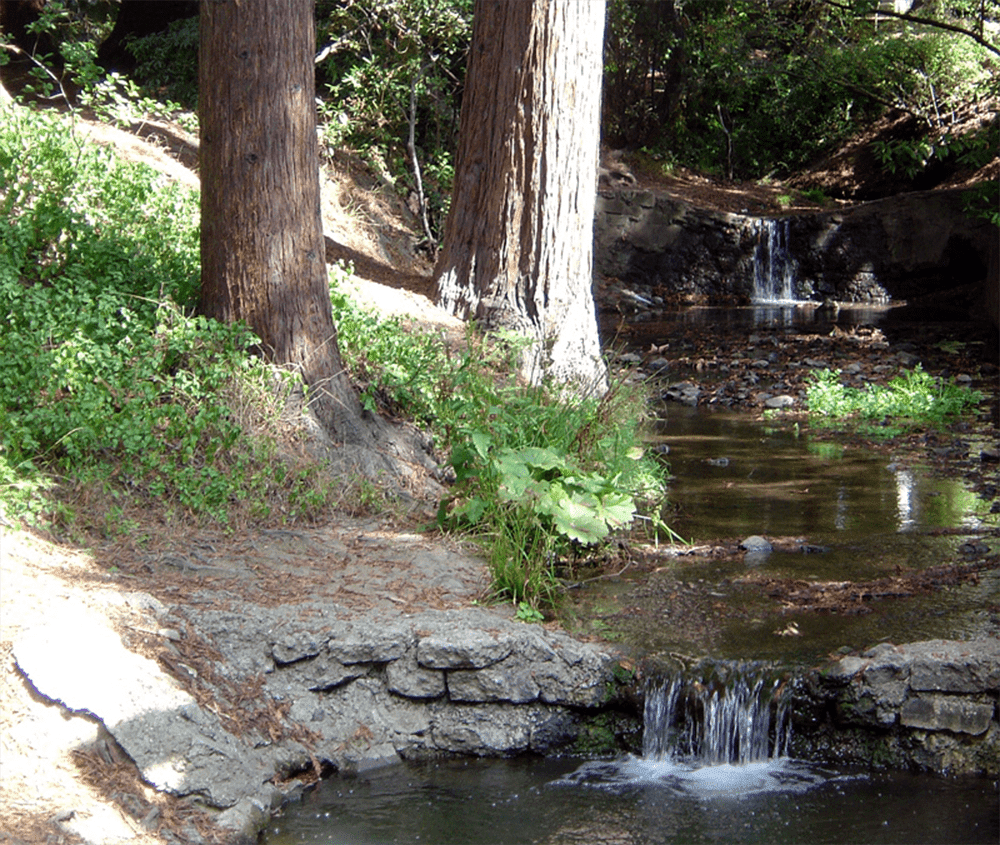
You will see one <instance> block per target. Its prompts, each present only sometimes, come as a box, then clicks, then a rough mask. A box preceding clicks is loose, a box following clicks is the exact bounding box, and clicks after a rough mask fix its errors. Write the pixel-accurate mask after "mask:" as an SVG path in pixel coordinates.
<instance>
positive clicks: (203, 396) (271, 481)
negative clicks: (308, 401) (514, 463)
mask: <svg viewBox="0 0 1000 845" xmlns="http://www.w3.org/2000/svg"><path fill="white" fill-rule="evenodd" d="M0 206H2V214H0V244H2V245H3V246H2V250H0V323H2V327H0V502H2V505H3V508H4V510H5V511H6V514H7V517H8V518H24V519H27V520H29V521H36V522H41V521H47V522H49V523H50V524H51V525H52V526H53V527H55V528H56V529H57V530H60V531H61V532H63V533H69V534H74V533H77V532H79V531H85V530H90V529H96V530H98V531H101V532H102V533H115V532H116V531H121V530H127V527H128V526H129V525H130V524H131V523H130V521H129V520H127V519H124V518H122V519H121V520H119V521H118V522H120V524H117V525H116V519H115V514H124V513H125V512H126V511H127V510H129V509H130V508H134V507H136V506H137V504H141V503H143V502H148V503H156V504H157V505H158V506H162V507H165V508H166V510H167V511H168V513H173V514H175V515H176V516H178V517H186V518H194V519H197V520H204V519H209V520H213V521H215V522H218V523H223V524H226V523H232V522H234V521H235V522H241V521H245V520H248V519H253V520H261V519H279V520H281V521H296V520H299V519H303V518H311V517H313V516H315V515H316V514H318V513H319V512H320V511H321V510H322V509H323V508H324V507H327V506H329V504H330V502H331V501H332V500H333V497H334V496H335V493H334V491H333V490H332V489H327V488H325V486H324V484H325V483H324V482H323V481H322V480H321V479H319V478H318V477H317V476H316V472H315V470H314V469H311V468H309V467H308V466H307V465H306V464H305V463H304V462H298V463H297V462H295V461H289V460H284V459H283V458H278V457H277V456H275V454H274V453H275V451H276V447H275V443H274V439H273V438H272V437H270V436H263V433H264V432H265V431H266V430H267V427H268V422H267V420H266V419H265V418H264V417H265V416H266V415H267V414H271V416H272V417H273V416H274V415H275V414H278V413H280V408H278V409H275V408H272V409H271V410H270V411H265V406H264V405H262V404H261V402H260V401H259V397H260V396H262V395H265V394H267V395H274V393H275V390H274V381H275V379H277V380H278V382H281V383H282V384H283V385H284V388H283V389H284V390H285V392H286V393H287V392H288V391H289V390H291V389H293V385H292V383H291V381H290V379H287V380H285V379H282V377H281V375H280V371H277V370H275V369H274V368H273V367H268V366H267V365H265V364H264V363H263V362H261V361H259V360H257V359H254V358H251V357H249V356H248V354H247V348H248V347H249V346H250V345H251V344H252V343H253V342H254V340H255V339H254V338H253V336H252V335H251V334H250V333H249V331H248V330H247V329H246V328H245V327H242V326H239V325H233V326H230V325H223V324H220V323H217V322H215V321H212V320H208V319H206V318H204V317H198V316H191V315H190V311H189V307H190V306H191V304H192V303H193V302H194V300H195V298H196V296H197V288H198V283H199V259H198V199H197V195H196V193H195V192H193V191H191V190H189V189H187V188H185V187H183V186H180V185H178V184H175V183H171V182H170V181H168V180H167V179H165V177H163V176H162V175H160V174H158V173H156V172H155V171H153V170H152V169H150V168H148V167H146V166H145V165H141V164H134V163H130V162H126V161H123V160H121V159H119V158H117V157H116V156H115V155H114V154H113V153H112V152H110V151H109V150H106V149H103V148H100V147H97V146H96V145H93V144H91V143H88V142H86V141H84V140H82V139H81V138H80V137H78V135H77V134H76V133H75V132H74V129H73V124H72V121H71V120H68V119H67V118H65V117H63V116H60V115H57V114H53V113H42V112H36V111H33V110H31V109H29V108H27V107H23V106H13V105H12V106H7V107H3V108H2V110H0ZM251 396H257V397H258V400H256V401H253V402H249V403H248V402H247V397H251ZM272 404H273V403H272ZM250 405H252V408H253V411H252V413H251V412H250V411H249V410H248V406H250ZM272 428H273V426H272ZM267 433H268V434H273V432H267ZM95 514H98V515H97V516H95Z"/></svg>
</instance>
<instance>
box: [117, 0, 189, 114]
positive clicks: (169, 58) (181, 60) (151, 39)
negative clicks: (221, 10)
mask: <svg viewBox="0 0 1000 845" xmlns="http://www.w3.org/2000/svg"><path fill="white" fill-rule="evenodd" d="M125 47H126V49H127V50H128V51H129V52H130V53H131V54H132V55H133V56H134V57H135V59H136V67H135V70H134V71H133V72H132V77H133V79H134V80H135V81H136V82H137V83H139V84H140V85H141V86H143V87H144V88H146V89H147V90H149V91H151V92H155V94H156V98H157V99H158V100H161V101H162V100H176V101H177V102H179V103H181V104H183V106H184V107H185V108H187V109H190V110H192V111H194V110H196V109H197V105H198V18H197V16H195V17H192V18H187V19H186V20H180V21H174V22H173V23H171V24H170V26H169V27H168V28H167V30H166V31H165V32H155V33H153V34H152V35H146V36H144V37H142V38H131V39H129V41H128V42H127V43H126V45H125Z"/></svg>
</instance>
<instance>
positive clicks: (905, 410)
mask: <svg viewBox="0 0 1000 845" xmlns="http://www.w3.org/2000/svg"><path fill="white" fill-rule="evenodd" d="M812 380H813V383H812V384H811V385H810V386H809V388H808V390H807V402H808V405H809V413H810V414H811V415H812V416H813V417H814V418H819V417H830V418H832V419H837V420H844V419H851V418H854V419H855V420H858V421H860V422H857V423H856V425H857V428H858V430H859V431H860V432H862V433H865V434H871V435H877V436H883V437H891V436H895V435H896V434H899V433H901V432H903V431H906V430H907V429H910V428H914V427H917V426H920V425H928V424H929V425H934V426H941V425H944V424H945V423H946V422H948V421H949V420H950V419H951V418H954V417H956V416H958V415H959V414H961V413H962V412H963V411H964V410H965V409H967V408H969V407H973V406H975V405H977V404H979V402H981V401H982V399H983V395H982V393H980V392H979V391H977V390H969V389H967V388H964V387H959V386H958V385H956V384H953V383H946V382H941V381H939V380H936V379H934V378H933V377H932V376H931V375H930V374H928V373H927V372H925V371H924V370H923V368H922V367H920V365H919V364H918V365H917V366H916V367H915V368H914V369H913V370H907V371H904V372H903V373H901V374H900V375H898V376H896V378H894V379H892V380H891V381H890V382H889V383H888V384H886V385H885V387H879V386H877V385H869V386H868V387H866V388H864V389H860V388H856V387H849V386H847V385H845V384H842V383H841V381H840V370H820V371H818V372H816V373H813V374H812ZM871 421H878V422H879V424H878V425H872V424H871Z"/></svg>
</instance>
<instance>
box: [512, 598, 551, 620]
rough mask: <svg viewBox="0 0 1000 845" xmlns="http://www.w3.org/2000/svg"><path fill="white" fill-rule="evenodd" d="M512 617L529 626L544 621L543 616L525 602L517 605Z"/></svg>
mask: <svg viewBox="0 0 1000 845" xmlns="http://www.w3.org/2000/svg"><path fill="white" fill-rule="evenodd" d="M514 616H515V618H517V619H518V620H520V621H521V622H527V623H528V624H529V625H534V624H537V623H539V622H544V621H545V616H544V615H543V614H542V612H541V611H540V610H538V609H537V608H534V607H532V606H531V605H530V604H528V603H527V602H526V601H522V602H520V603H518V605H517V609H516V610H515V611H514Z"/></svg>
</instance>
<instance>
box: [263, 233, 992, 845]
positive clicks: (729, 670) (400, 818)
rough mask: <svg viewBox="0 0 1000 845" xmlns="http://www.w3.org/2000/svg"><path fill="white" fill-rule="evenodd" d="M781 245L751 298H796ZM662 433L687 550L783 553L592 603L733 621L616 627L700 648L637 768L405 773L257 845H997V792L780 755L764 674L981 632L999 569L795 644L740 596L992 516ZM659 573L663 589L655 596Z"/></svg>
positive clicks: (777, 679)
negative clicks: (680, 594) (751, 585)
mask: <svg viewBox="0 0 1000 845" xmlns="http://www.w3.org/2000/svg"><path fill="white" fill-rule="evenodd" d="M782 237H784V238H785V239H786V240H785V241H783V240H782ZM786 242H787V232H785V233H783V231H782V229H781V226H780V225H777V226H775V227H772V228H765V229H762V231H761V234H760V246H759V247H758V263H759V265H760V268H761V270H760V282H761V285H762V287H761V291H762V293H761V297H762V298H767V299H769V300H788V299H792V298H794V289H793V288H792V289H789V288H788V287H786V276H788V274H789V271H788V270H787V266H786V265H784V264H782V258H781V255H782V251H783V249H784V245H783V244H784V243H786ZM765 288H766V297H765V294H764V291H765ZM706 310H707V309H706ZM705 317H706V315H701V316H694V317H691V315H690V314H680V315H678V316H677V319H679V320H686V319H699V320H701V319H705ZM854 317H856V318H857V320H858V321H859V322H860V321H866V320H869V319H870V318H871V315H870V314H868V313H867V312H862V309H858V310H857V312H856V313H855V314H854V315H853V316H852V314H851V312H847V313H846V314H844V313H842V314H841V316H840V320H841V322H844V321H845V320H847V321H851V320H852V319H854ZM708 319H709V320H710V321H715V320H719V319H725V320H739V321H743V323H744V324H745V325H746V326H747V327H748V328H749V329H750V330H752V329H753V328H754V327H755V326H759V325H761V324H762V323H772V324H773V323H777V324H789V323H791V322H793V321H798V320H801V319H806V320H813V319H816V317H815V315H814V312H811V311H805V312H802V311H800V310H799V309H796V308H793V307H789V306H786V305H780V304H774V305H769V306H766V307H759V308H754V309H730V310H727V311H725V312H718V313H713V314H712V315H710V316H709V318H708ZM665 437H666V439H667V441H668V443H669V446H670V462H671V470H672V472H673V474H674V476H675V479H674V481H673V484H672V491H671V498H672V500H673V501H674V502H676V503H677V504H678V505H679V506H680V510H679V512H678V514H677V516H676V519H675V521H674V527H675V528H676V529H677V530H678V531H680V533H681V534H682V535H685V536H689V537H695V538H710V537H712V538H721V537H745V536H746V535H748V534H762V535H766V536H768V537H772V538H777V537H781V538H786V539H789V540H790V542H789V543H787V544H785V545H784V546H783V547H782V548H779V549H778V550H776V551H773V552H772V553H771V554H769V555H766V556H763V557H761V558H759V559H749V560H743V559H739V560H735V561H734V560H732V559H729V560H723V561H715V560H710V559H709V560H703V561H699V562H694V561H688V560H685V559H678V560H677V561H676V562H675V563H673V564H666V565H665V566H664V567H663V569H664V571H663V572H662V573H659V574H655V573H654V574H653V575H649V574H642V575H641V576H639V577H637V578H635V579H630V578H629V577H628V576H627V575H626V577H623V578H622V579H619V580H618V581H614V582H610V581H599V582H596V583H595V584H593V585H592V586H590V587H588V588H587V590H586V593H587V596H586V601H589V602H591V609H590V612H591V613H594V612H595V610H594V608H595V607H597V608H603V610H604V611H605V612H606V614H608V615H609V616H610V615H613V613H614V611H615V609H616V608H619V609H620V608H622V607H624V606H627V607H628V608H630V611H631V616H632V617H633V618H639V617H641V616H642V615H643V613H645V612H647V611H648V615H649V616H650V617H651V618H653V619H654V620H655V611H656V609H657V606H658V604H659V605H662V604H663V603H664V602H671V601H677V598H676V597H677V591H678V589H680V590H681V591H683V590H686V589H688V588H691V589H692V590H693V591H695V592H699V593H700V594H701V595H703V596H707V597H708V598H709V599H710V600H711V601H716V602H723V603H727V604H735V603H745V605H746V612H745V613H743V614H742V615H740V616H737V617H736V618H734V619H733V620H730V621H726V622H725V623H724V624H719V625H718V626H717V629H716V630H714V632H712V633H711V637H709V639H705V637H708V636H709V635H708V634H706V632H705V631H695V632H693V633H692V632H686V633H685V632H684V631H679V630H675V629H673V628H671V627H665V626H663V625H660V626H657V625H655V624H653V625H652V626H651V625H648V624H646V625H643V626H640V627H639V628H638V629H636V630H635V631H632V632H630V631H629V630H627V629H626V630H624V632H621V631H620V632H619V633H621V634H622V636H623V637H624V640H625V642H626V644H628V643H631V645H632V646H633V647H634V648H635V649H636V650H637V651H640V650H642V651H645V652H657V651H670V650H680V651H681V652H683V653H687V654H691V653H705V651H706V643H709V644H710V645H709V648H710V652H709V653H711V654H712V656H713V660H712V661H710V662H704V663H700V664H698V665H696V666H693V667H690V668H688V669H687V670H685V671H683V672H680V671H678V672H676V673H674V674H668V675H665V676H664V677H663V678H661V679H659V680H655V681H653V682H651V683H650V685H649V686H648V688H647V689H646V691H645V693H646V695H645V702H646V703H645V712H644V725H645V731H644V737H643V752H642V755H641V756H634V755H628V756H625V757H619V758H615V759H601V760H592V759H586V760H585V759H580V758H574V757H561V758H555V759H538V758H522V759H516V760H464V759H463V760H448V761H438V762H415V763H405V764H402V765H398V766H391V767H387V768H385V769H380V770H376V771H373V772H368V773H365V774H363V775H358V776H349V777H334V778H331V779H329V780H327V781H325V782H324V783H322V784H321V785H320V786H319V787H318V788H317V789H316V790H314V791H313V792H311V793H310V794H308V795H307V796H306V797H305V799H304V800H303V802H302V803H301V804H299V805H296V806H293V807H291V808H289V810H288V811H287V812H286V814H285V816H283V817H282V818H280V819H278V820H276V821H275V822H274V823H273V824H272V826H271V827H270V829H269V830H268V831H267V832H266V834H265V835H264V836H263V838H262V841H263V842H264V843H266V845H288V844H289V843H301V842H316V843H353V844H354V845H360V844H361V843H369V845H374V844H375V843H397V842H398V843H424V842H426V843H483V844H484V845H485V843H552V845H562V844H563V843H566V844H567V845H569V843H573V844H574V845H575V844H576V843H580V845H583V843H588V845H589V844H591V843H595V844H596V843H609V845H610V844H611V843H615V845H658V843H664V845H665V843H680V842H685V843H687V842H690V843H802V842H809V843H822V842H825V843H854V842H867V843H872V844H873V845H879V843H914V842H921V843H957V842H963V843H991V845H992V843H996V842H997V841H998V840H1000V801H998V794H997V784H996V782H994V781H989V780H985V779H980V778H953V779H944V778H938V777H932V776H927V775H914V774H911V773H907V772H892V773H871V772H863V771H857V770H844V769H840V770H832V769H829V768H823V767H821V766H818V765H815V764H813V763H810V762H808V761H803V760H796V759H791V758H789V757H787V756H786V748H787V746H788V741H789V733H788V732H789V730H790V728H789V725H790V718H789V714H788V713H787V709H786V702H785V700H784V695H783V693H784V688H783V686H782V678H783V677H784V676H786V675H787V672H786V671H778V669H777V667H779V666H780V667H787V666H788V665H791V664H808V663H811V662H813V661H815V660H816V659H817V658H818V657H820V656H822V655H825V654H827V653H829V652H831V651H833V650H834V649H836V648H837V647H839V646H844V645H847V646H850V647H854V648H863V647H866V646H869V645H871V644H872V643H875V642H878V641H879V640H881V639H894V640H896V641H899V642H902V641H912V640H918V639H926V638H933V637H945V638H961V637H969V636H975V635H979V634H982V633H989V632H992V633H994V634H995V632H996V630H997V621H996V620H994V619H993V618H992V617H991V616H990V614H989V611H988V607H989V606H990V602H991V601H992V602H993V603H994V604H995V603H996V597H997V596H998V595H1000V575H998V573H997V572H995V571H994V572H985V573H983V577H982V578H981V579H980V581H979V583H978V584H968V585H961V586H957V587H953V588H949V589H946V590H943V591H939V592H937V593H934V594H933V595H930V596H918V597H914V598H906V599H891V600H887V601H882V602H872V603H871V606H870V607H869V608H868V610H869V612H868V613H865V614H858V615H847V616H844V615H837V614H823V615H817V614H811V615H802V616H800V617H791V618H795V619H797V621H798V625H799V629H800V633H801V635H800V636H790V637H782V636H776V633H777V632H778V631H779V630H780V628H781V627H782V626H783V625H785V624H787V622H788V619H789V618H790V617H789V616H788V615H787V614H784V613H782V612H781V611H780V608H777V607H776V606H775V602H774V601H773V600H771V599H770V598H768V597H767V596H766V595H765V596H762V597H758V598H757V599H756V600H754V599H752V598H750V597H748V595H747V594H746V593H745V592H741V591H740V589H739V587H738V584H739V581H740V578H741V576H744V575H746V574H747V573H748V572H752V573H754V574H757V575H763V576H768V577H776V578H796V579H803V580H828V581H843V580H848V579H853V580H862V579H871V578H876V577H880V576H883V575H889V574H892V573H893V572H896V571H898V570H899V569H900V568H905V569H914V568H916V569H920V568H923V567H928V566H932V565H934V564H939V563H941V562H943V561H948V560H954V559H955V558H956V556H957V555H958V554H959V548H960V546H961V544H962V542H963V541H964V539H965V538H963V537H956V536H948V534H947V532H941V531H939V529H949V528H954V527H956V526H963V525H964V526H967V527H968V528H969V529H970V530H973V529H975V528H982V527H984V526H985V527H989V526H990V525H995V524H996V517H995V516H990V515H989V514H988V507H987V506H985V505H984V503H983V502H981V501H979V500H977V499H976V497H975V496H973V495H971V494H969V493H968V492H967V491H966V490H965V488H964V487H963V485H962V484H961V483H960V482H958V481H949V480H940V479H935V478H932V477H931V476H930V475H929V474H927V473H925V472H924V471H923V470H922V469H921V468H920V467H919V466H913V465H909V464H902V463H893V461H892V460H891V459H890V458H888V457H886V456H885V455H880V454H878V453H875V452H873V451H871V450H862V449H852V448H846V447H844V446H842V445H837V444H833V443H829V442H826V441H821V440H813V439H811V438H810V437H809V436H808V433H807V432H805V431H796V430H794V429H787V428H778V427H772V426H767V425H761V424H760V423H758V422H753V421H750V420H748V419H746V418H745V417H741V416H739V415H737V414H724V413H716V414H711V415H706V414H704V413H701V412H698V411H695V410H693V409H687V408H680V407H673V406H672V407H671V408H670V409H669V412H668V417H667V420H666V428H665ZM782 549H783V550H782ZM802 549H805V550H806V551H808V552H809V553H806V552H804V551H802ZM658 578H659V579H663V580H664V582H665V584H666V585H667V586H666V588H665V589H664V590H657V589H655V586H656V583H657V579H658ZM678 584H680V585H681V587H680V588H678ZM643 591H645V592H643ZM755 602H756V603H755ZM707 612H710V611H707ZM630 635H631V637H632V639H631V640H630V639H629V637H630ZM640 644H641V645H640ZM748 657H752V658H753V661H752V662H747V658H748ZM763 661H769V662H763Z"/></svg>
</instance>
